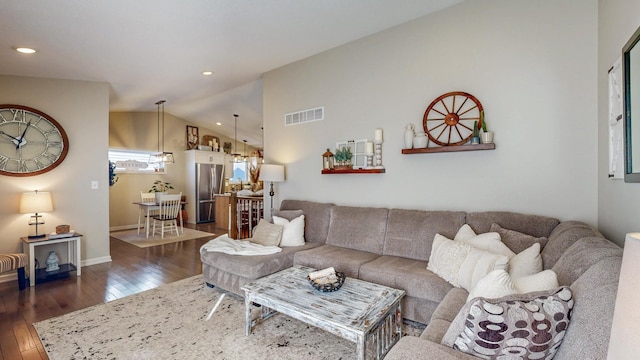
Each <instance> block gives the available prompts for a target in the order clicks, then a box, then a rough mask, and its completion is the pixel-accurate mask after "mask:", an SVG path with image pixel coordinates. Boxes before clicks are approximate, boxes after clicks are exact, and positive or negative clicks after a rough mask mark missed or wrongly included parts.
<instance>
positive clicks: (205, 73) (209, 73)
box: [202, 71, 213, 76]
mask: <svg viewBox="0 0 640 360" xmlns="http://www.w3.org/2000/svg"><path fill="white" fill-rule="evenodd" d="M202 75H204V76H211V75H213V71H203V72H202Z"/></svg>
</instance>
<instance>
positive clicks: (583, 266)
mask: <svg viewBox="0 0 640 360" xmlns="http://www.w3.org/2000/svg"><path fill="white" fill-rule="evenodd" d="M621 256H622V249H621V248H620V247H618V246H617V245H615V244H614V243H612V242H610V241H609V240H607V239H604V238H601V237H586V238H582V239H580V240H578V241H576V242H575V243H574V244H573V245H571V246H570V247H569V248H568V249H567V250H566V251H564V253H563V254H562V256H561V257H560V259H558V262H556V264H555V265H554V266H553V271H555V272H556V274H558V282H559V283H560V285H571V284H573V282H574V281H575V280H576V279H577V278H579V277H580V276H581V275H582V274H583V273H584V272H585V271H587V270H588V269H589V268H590V267H591V266H592V265H593V264H595V263H597V262H599V261H600V260H602V259H604V258H608V257H616V258H620V257H621Z"/></svg>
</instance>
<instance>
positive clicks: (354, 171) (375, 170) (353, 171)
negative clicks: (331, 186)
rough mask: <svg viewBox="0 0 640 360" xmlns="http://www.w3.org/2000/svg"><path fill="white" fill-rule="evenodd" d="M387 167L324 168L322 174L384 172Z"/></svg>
mask: <svg viewBox="0 0 640 360" xmlns="http://www.w3.org/2000/svg"><path fill="white" fill-rule="evenodd" d="M384 170H385V169H347V170H322V174H323V175H325V174H384Z"/></svg>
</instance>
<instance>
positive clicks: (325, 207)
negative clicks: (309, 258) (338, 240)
mask: <svg viewBox="0 0 640 360" xmlns="http://www.w3.org/2000/svg"><path fill="white" fill-rule="evenodd" d="M333 206H334V205H333V204H330V203H319V202H314V201H305V200H283V201H282V203H281V204H280V210H302V211H303V213H304V217H305V227H304V238H305V240H306V241H307V242H309V241H313V242H319V243H323V244H324V242H325V241H326V240H327V234H328V232H329V219H330V213H331V208H332V207H333ZM283 217H285V218H287V217H286V216H283Z"/></svg>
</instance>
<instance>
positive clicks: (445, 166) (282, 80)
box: [263, 0, 598, 225]
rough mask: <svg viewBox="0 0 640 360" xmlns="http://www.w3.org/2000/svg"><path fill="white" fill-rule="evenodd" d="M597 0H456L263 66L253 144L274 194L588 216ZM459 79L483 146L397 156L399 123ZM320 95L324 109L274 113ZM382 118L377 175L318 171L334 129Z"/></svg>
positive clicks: (417, 120)
mask: <svg viewBox="0 0 640 360" xmlns="http://www.w3.org/2000/svg"><path fill="white" fill-rule="evenodd" d="M597 6H598V3H597V1H596V0H588V1H585V0H569V1H555V0H541V1H510V0H483V1H467V2H464V3H462V4H460V5H458V6H455V7H452V8H448V9H445V10H443V11H441V12H438V13H436V14H432V15H429V16H427V17H424V18H421V19H418V20H416V21H413V22H410V23H406V24H403V25H400V26H398V27H396V28H393V29H390V30H387V31H383V32H380V33H378V34H375V35H373V36H370V37H367V38H364V39H361V40H358V41H355V42H352V43H349V44H346V45H344V46H341V47H339V48H335V49H332V50H330V51H327V52H324V53H321V54H319V55H316V56H313V57H310V58H307V59H305V60H302V61H299V62H297V63H293V64H290V65H287V66H284V67H281V68H278V69H275V70H273V71H270V72H268V73H266V74H265V76H264V101H263V103H264V122H265V155H266V157H267V158H266V162H268V163H283V164H285V165H286V173H287V174H286V176H287V179H286V182H283V183H279V184H277V190H276V197H277V200H276V203H278V202H279V201H281V200H282V199H286V198H297V199H308V200H315V201H324V202H335V203H337V204H343V205H344V204H346V205H372V206H381V207H398V208H415V209H441V210H448V209H451V210H467V211H476V210H478V211H481V210H511V211H519V212H525V213H532V214H541V215H548V216H554V217H558V218H560V219H562V220H566V219H578V220H582V221H586V222H588V223H590V224H592V225H596V223H597V178H596V172H597V146H596V144H597V115H596V110H597V82H596V78H595V76H594V74H595V73H596V70H597V59H596V54H597V36H598V33H597V21H598V14H597V10H598V9H597ZM450 91H466V92H469V93H471V94H473V95H475V96H476V97H477V98H478V99H479V100H480V101H481V102H482V104H483V106H484V108H485V112H486V117H487V123H488V126H489V128H490V129H491V130H493V131H495V142H496V147H497V148H496V150H495V151H476V152H458V153H440V154H417V155H402V154H401V149H402V147H403V140H402V139H403V130H404V127H405V125H406V124H407V123H413V124H415V125H416V126H417V127H418V126H421V122H422V116H423V114H424V111H425V109H426V108H427V106H428V105H429V103H430V102H431V101H432V100H433V99H435V98H436V97H438V96H439V95H441V94H444V93H447V92H450ZM317 106H324V107H325V111H326V118H325V120H324V121H319V122H312V123H307V124H304V125H297V126H289V127H285V126H284V125H283V115H284V114H285V113H288V112H292V111H297V110H303V109H309V108H313V107H317ZM378 127H380V128H383V129H384V138H385V142H384V144H383V165H384V166H385V167H386V173H385V174H376V175H360V174H358V175H321V174H320V171H321V154H322V153H323V152H324V151H325V150H326V148H327V147H330V148H333V147H334V146H335V142H336V141H337V140H344V139H355V138H363V137H369V138H372V137H373V133H374V130H375V129H376V128H378Z"/></svg>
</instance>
